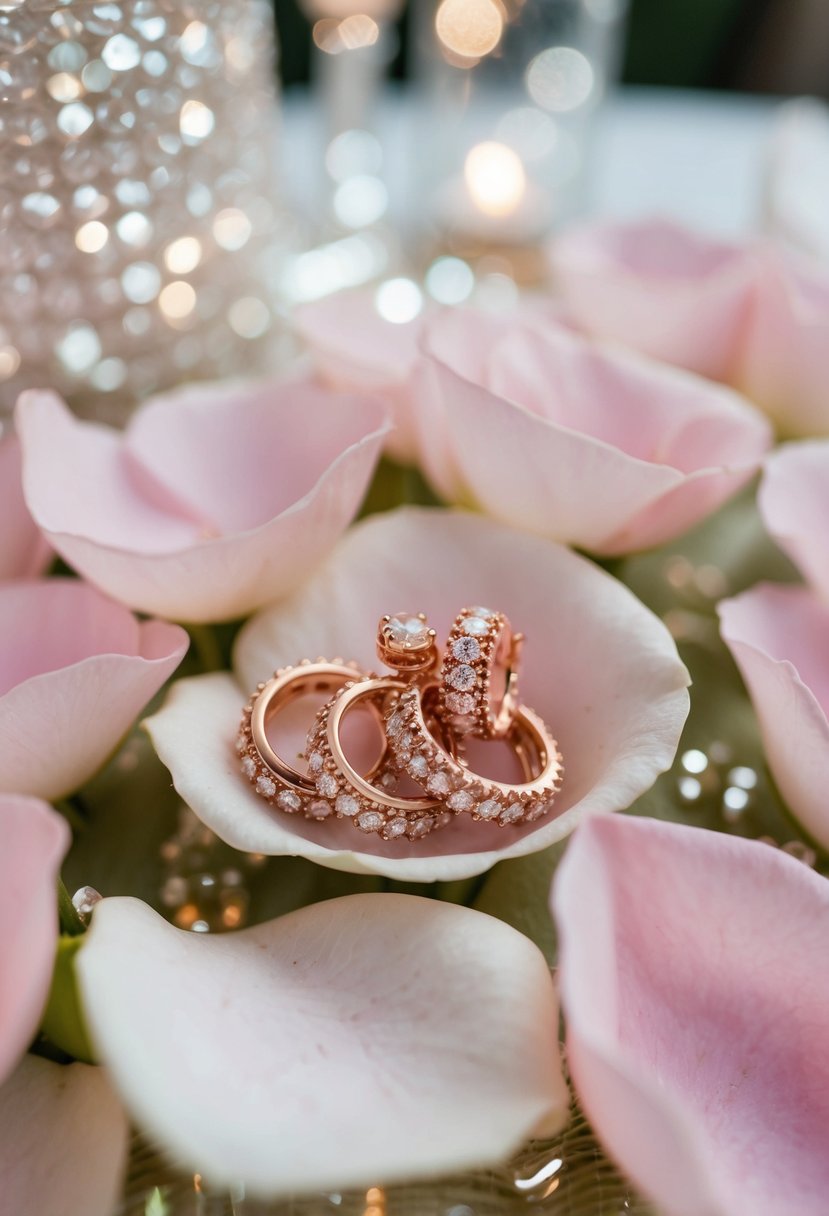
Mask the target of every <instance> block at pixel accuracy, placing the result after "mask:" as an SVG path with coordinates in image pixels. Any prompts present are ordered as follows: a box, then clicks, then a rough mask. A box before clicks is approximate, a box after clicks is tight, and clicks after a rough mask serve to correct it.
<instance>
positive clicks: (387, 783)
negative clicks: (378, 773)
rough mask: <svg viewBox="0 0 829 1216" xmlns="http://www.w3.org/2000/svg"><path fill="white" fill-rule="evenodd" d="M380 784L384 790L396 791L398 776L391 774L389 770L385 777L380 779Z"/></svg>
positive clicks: (384, 774)
mask: <svg viewBox="0 0 829 1216" xmlns="http://www.w3.org/2000/svg"><path fill="white" fill-rule="evenodd" d="M380 784H381V786H382V787H383V789H384V790H396V789H397V774H396V773H390V772H389V771H388V770H386V772H385V773H383V776H382V777H381V778H380Z"/></svg>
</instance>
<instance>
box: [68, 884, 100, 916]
mask: <svg viewBox="0 0 829 1216" xmlns="http://www.w3.org/2000/svg"><path fill="white" fill-rule="evenodd" d="M102 899H103V896H102V895H101V893H100V892H99V891H96V890H95V888H94V887H79V888H78V890H77V891H76V892H75V894H74V895H73V896H72V907H73V908H74V909H75V911H76V912H77V914H78V916H79V917H80V918H81V920H82V921H83V922H84V924H86V922H87V921H88V920H89V918H90V916H91V915H92V912H93V910H94V908H95V905H96V904H99V903H100V902H101V900H102Z"/></svg>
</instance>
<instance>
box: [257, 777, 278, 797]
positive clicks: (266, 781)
mask: <svg viewBox="0 0 829 1216" xmlns="http://www.w3.org/2000/svg"><path fill="white" fill-rule="evenodd" d="M256 792H257V794H261V795H262V797H263V798H273V796H274V794H275V793H276V786H275V785H274V783H273V781H271V779H270V777H257V779H256Z"/></svg>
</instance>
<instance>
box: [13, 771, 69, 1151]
mask: <svg viewBox="0 0 829 1216" xmlns="http://www.w3.org/2000/svg"><path fill="white" fill-rule="evenodd" d="M68 848H69V829H68V828H67V826H66V823H65V821H64V820H63V819H61V818H60V816H59V815H56V814H55V812H54V811H53V810H52V809H51V807H48V806H47V805H46V804H45V803H44V802H40V801H39V800H38V799H35V798H23V797H16V796H10V795H8V794H0V924H2V925H4V926H5V928H4V937H3V945H2V949H0V1086H1V1085H2V1084H3V1082H4V1081H5V1080H6V1078H7V1077H8V1075H9V1073H10V1072H11V1071H12V1069H13V1068H14V1066H15V1064H16V1063H17V1061H18V1058H19V1057H20V1055H21V1053H22V1052H23V1051H25V1050H26V1048H27V1047H28V1045H29V1043H30V1042H31V1040H32V1039H33V1038H34V1034H35V1031H36V1030H37V1025H38V1022H39V1020H40V1015H41V1013H42V1012H43V1006H44V1004H45V1002H46V997H47V994H48V992H49V984H50V982H51V979H52V967H53V965H54V961H55V947H56V945H57V940H58V911H57V881H58V873H59V870H60V863H61V862H62V860H63V856H64V854H65V852H66V850H67V849H68ZM3 1093H5V1090H0V1100H2V1094H3ZM0 1121H2V1120H1V1119H0ZM0 1143H2V1137H0Z"/></svg>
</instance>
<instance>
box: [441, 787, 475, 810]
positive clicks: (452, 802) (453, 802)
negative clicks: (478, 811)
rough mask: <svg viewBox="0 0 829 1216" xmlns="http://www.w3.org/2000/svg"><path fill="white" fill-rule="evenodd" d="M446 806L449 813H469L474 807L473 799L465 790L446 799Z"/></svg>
mask: <svg viewBox="0 0 829 1216" xmlns="http://www.w3.org/2000/svg"><path fill="white" fill-rule="evenodd" d="M446 805H447V806H448V807H449V809H450V811H471V810H472V808H473V806H474V805H475V799H474V798H473V797H472V795H471V794H469V793H467V791H466V790H458V791H457V793H454V794H452V795H451V797H449V798H447V799H446Z"/></svg>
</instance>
